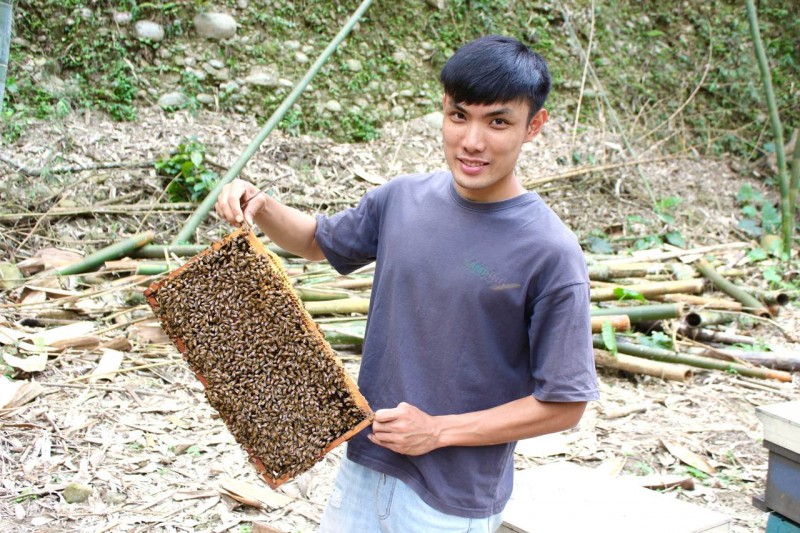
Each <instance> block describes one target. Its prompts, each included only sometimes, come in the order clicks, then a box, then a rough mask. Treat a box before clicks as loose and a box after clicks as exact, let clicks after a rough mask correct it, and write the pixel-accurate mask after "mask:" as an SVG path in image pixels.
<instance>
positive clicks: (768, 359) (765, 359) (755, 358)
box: [688, 346, 800, 372]
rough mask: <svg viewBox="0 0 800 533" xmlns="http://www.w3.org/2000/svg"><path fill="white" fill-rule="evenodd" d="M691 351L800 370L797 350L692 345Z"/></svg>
mask: <svg viewBox="0 0 800 533" xmlns="http://www.w3.org/2000/svg"><path fill="white" fill-rule="evenodd" d="M688 351H689V353H693V354H696V355H702V356H705V357H714V356H715V354H716V355H717V356H720V355H721V356H723V357H727V358H729V359H739V360H741V361H745V362H747V363H749V364H751V365H761V366H765V367H767V368H774V369H776V370H786V371H787V372H796V371H798V370H800V354H798V353H797V352H791V353H786V352H764V351H749V350H737V349H734V348H725V349H721V348H709V347H702V346H697V347H692V348H689V350H688Z"/></svg>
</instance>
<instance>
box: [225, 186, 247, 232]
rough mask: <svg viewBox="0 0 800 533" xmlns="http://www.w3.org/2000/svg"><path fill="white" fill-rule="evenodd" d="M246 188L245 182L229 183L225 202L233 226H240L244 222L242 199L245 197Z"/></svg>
mask: <svg viewBox="0 0 800 533" xmlns="http://www.w3.org/2000/svg"><path fill="white" fill-rule="evenodd" d="M245 192H246V187H245V182H243V181H242V180H238V179H237V180H233V182H231V188H230V192H229V193H228V201H227V202H226V206H227V208H228V213H229V216H230V218H229V219H228V220H230V221H231V222H233V223H235V224H241V223H242V222H243V221H244V215H243V214H242V207H241V206H242V197H243V196H244V195H245Z"/></svg>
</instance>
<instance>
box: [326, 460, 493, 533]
mask: <svg viewBox="0 0 800 533" xmlns="http://www.w3.org/2000/svg"><path fill="white" fill-rule="evenodd" d="M502 522H503V519H502V517H501V515H500V514H496V515H492V516H490V517H488V518H464V517H462V516H454V515H449V514H446V513H443V512H441V511H437V510H436V509H434V508H433V507H431V506H430V505H428V504H427V503H425V502H424V501H422V499H421V498H420V497H419V496H418V495H417V493H416V492H414V491H413V490H411V488H409V487H408V485H406V484H405V483H403V482H402V481H400V480H399V479H397V478H394V477H392V476H387V475H386V474H382V473H380V472H376V471H375V470H371V469H369V468H365V467H363V466H361V465H359V464H356V463H354V462H352V461H350V460H348V459H347V457H346V456H343V457H342V464H341V466H340V467H339V473H338V474H337V476H336V481H335V483H334V486H333V492H332V493H331V497H330V499H329V500H328V505H327V506H326V508H325V513H324V514H323V515H322V524H321V525H320V529H319V531H320V532H321V533H379V532H380V533H438V532H440V531H441V532H460V533H492V532H494V531H495V530H496V529H497V528H499V527H500V524H501V523H502Z"/></svg>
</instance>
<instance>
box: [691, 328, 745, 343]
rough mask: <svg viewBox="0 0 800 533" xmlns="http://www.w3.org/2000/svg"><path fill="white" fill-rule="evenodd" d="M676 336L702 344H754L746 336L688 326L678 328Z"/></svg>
mask: <svg viewBox="0 0 800 533" xmlns="http://www.w3.org/2000/svg"><path fill="white" fill-rule="evenodd" d="M677 333H678V335H683V336H684V337H687V338H689V339H692V340H696V341H703V342H718V343H721V344H747V345H753V344H756V339H754V338H753V337H748V336H747V335H736V334H735V333H725V332H723V331H712V330H710V329H703V328H690V327H689V326H679V327H678V329H677Z"/></svg>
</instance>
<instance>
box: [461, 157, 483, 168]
mask: <svg viewBox="0 0 800 533" xmlns="http://www.w3.org/2000/svg"><path fill="white" fill-rule="evenodd" d="M458 161H459V162H460V163H461V164H462V165H464V166H465V167H469V168H480V167H482V166H485V165H488V164H489V163H487V162H486V161H480V160H475V159H463V158H458Z"/></svg>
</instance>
